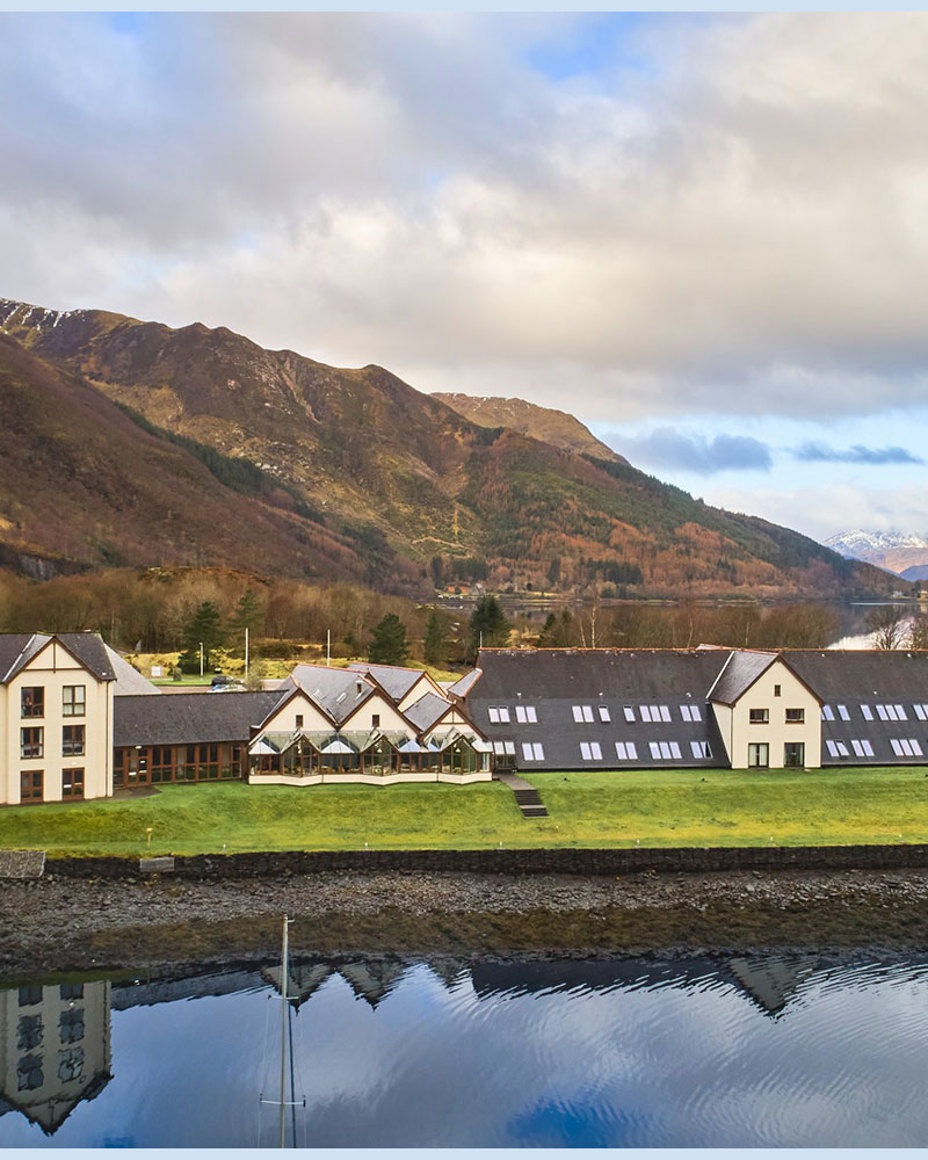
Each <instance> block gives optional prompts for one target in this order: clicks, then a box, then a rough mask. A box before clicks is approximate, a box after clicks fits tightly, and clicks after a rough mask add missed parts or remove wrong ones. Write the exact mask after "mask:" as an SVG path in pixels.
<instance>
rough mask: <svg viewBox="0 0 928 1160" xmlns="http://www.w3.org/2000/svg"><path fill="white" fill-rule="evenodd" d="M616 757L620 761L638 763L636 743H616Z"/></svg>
mask: <svg viewBox="0 0 928 1160" xmlns="http://www.w3.org/2000/svg"><path fill="white" fill-rule="evenodd" d="M615 755H616V757H617V758H618V759H619V761H637V760H638V747H637V746H636V745H635V743H634V741H617V742H616V743H615Z"/></svg>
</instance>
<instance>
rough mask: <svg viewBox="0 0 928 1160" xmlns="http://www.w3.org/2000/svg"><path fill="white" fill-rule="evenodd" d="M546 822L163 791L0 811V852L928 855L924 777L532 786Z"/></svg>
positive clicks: (308, 794)
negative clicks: (890, 847) (813, 849)
mask: <svg viewBox="0 0 928 1160" xmlns="http://www.w3.org/2000/svg"><path fill="white" fill-rule="evenodd" d="M528 780H530V781H531V782H532V783H533V784H535V785H536V786H537V787H538V789H539V790H540V791H541V795H542V798H543V800H544V802H545V804H546V805H547V807H548V810H549V812H550V817H548V818H544V819H539V820H537V821H529V820H526V819H523V818H522V816H521V814H520V813H519V810H518V808H517V806H516V804H515V799H514V798H513V796H512V793H511V792H510V791H509V790H508V789H506V788H505V787H504V786H502V785H500V784H499V783H497V782H493V783H490V784H478V785H471V786H452V785H434V784H432V785H396V786H389V787H384V788H381V787H379V786H362V785H345V786H305V787H301V786H249V785H245V784H243V783H240V782H230V783H222V784H208V785H190V786H165V787H164V788H163V789H162V790H161V792H160V793H158V794H155V795H153V796H152V797H147V798H132V799H119V800H110V801H99V802H79V803H78V802H74V803H68V804H61V805H44V806H14V807H7V808H5V809H2V810H0V849H3V848H5V849H17V848H18V849H23V848H37V849H44V850H47V851H48V853H49V855H50V856H52V857H54V856H56V855H57V856H62V855H65V854H75V855H80V854H84V855H87V854H124V855H139V854H144V853H145V852H146V851H147V850H148V848H149V847H148V845H147V840H146V839H147V835H146V828H147V827H148V826H151V828H152V835H151V839H152V840H151V852H152V853H153V854H169V853H173V854H196V853H217V852H222V851H223V850H225V851H227V852H228V853H234V852H238V851H244V850H345V849H363V848H364V844H365V842H367V843H368V846H369V848H370V849H374V850H386V849H491V848H494V847H497V846H499V845H500V844H502V845H503V846H504V847H506V848H509V849H513V848H517V847H523V848H524V847H543V846H571V847H577V846H588V847H589V846H593V847H596V846H634V845H636V843H637V844H640V845H642V846H765V845H770V844H771V839H772V841H773V843H775V844H776V845H780V846H801V845H846V844H864V845H872V844H891V843H895V842H909V843H915V842H928V775H926V770H925V769H920V768H912V769H899V768H893V769H868V770H848V769H842V770H815V771H810V772H808V773H806V772H802V771H770V772H757V771H746V770H707V771H704V772H703V771H700V772H693V771H689V772H685V771H681V770H662V771H653V770H650V771H645V770H628V771H624V772H615V773H596V772H578V773H535V774H530V775H529V778H528Z"/></svg>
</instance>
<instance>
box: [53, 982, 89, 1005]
mask: <svg viewBox="0 0 928 1160" xmlns="http://www.w3.org/2000/svg"><path fill="white" fill-rule="evenodd" d="M58 997H59V998H60V999H61V1000H62V1001H63V1002H67V1001H68V999H83V997H84V984H83V983H62V984H61V986H60V987H59V988H58Z"/></svg>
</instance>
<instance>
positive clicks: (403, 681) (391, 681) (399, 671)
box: [348, 661, 425, 701]
mask: <svg viewBox="0 0 928 1160" xmlns="http://www.w3.org/2000/svg"><path fill="white" fill-rule="evenodd" d="M348 668H349V670H350V671H351V672H355V673H370V675H371V676H372V677H373V678H374V680H375V681H376V682H377V684H378V685H380V687H381V688H382V689H383V691H384V692H385V693H386V694H387V695H388V696H390V697H392V699H393V700H394V701H402V699H403V698H404V697H405V696H406V694H407V693H408V692H409V690H410V689H411V688H412V687H413V685H414V684H415V683H416V681H418V680H419V679H420V678H421V677H423V676H424V675H425V673H424V671H423V670H422V669H403V668H400V667H399V666H398V665H371V664H367V663H366V662H364V661H355V662H354V664H351V665H349V666H348Z"/></svg>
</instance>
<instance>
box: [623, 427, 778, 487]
mask: <svg viewBox="0 0 928 1160" xmlns="http://www.w3.org/2000/svg"><path fill="white" fill-rule="evenodd" d="M605 442H606V443H608V444H609V445H610V446H611V447H614V448H615V450H616V451H618V452H620V453H621V454H622V455H624V456H626V458H628V459H629V460H631V462H632V463H634V464H635V465H636V466H648V467H654V468H662V469H665V470H666V469H669V470H675V471H691V472H693V473H694V474H696V475H715V474H716V473H718V472H720V471H769V470H770V469H771V467H772V466H773V459H772V457H771V455H770V449H769V447H768V446H767V445H766V444H765V443H761V442H760V441H759V440H757V439H751V438H750V437H749V436H745V435H716V436H715V438H714V439H711V440H710V439H707V438H706V437H705V436H704V435H687V434H684V433H683V432H681V431H676V430H674V429H673V428H672V427H660V428H658V429H657V430H656V431H652V432H651V433H650V434H649V435H645V436H642V437H640V438H635V439H625V438H623V437H622V436H621V435H607V436H605Z"/></svg>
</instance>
